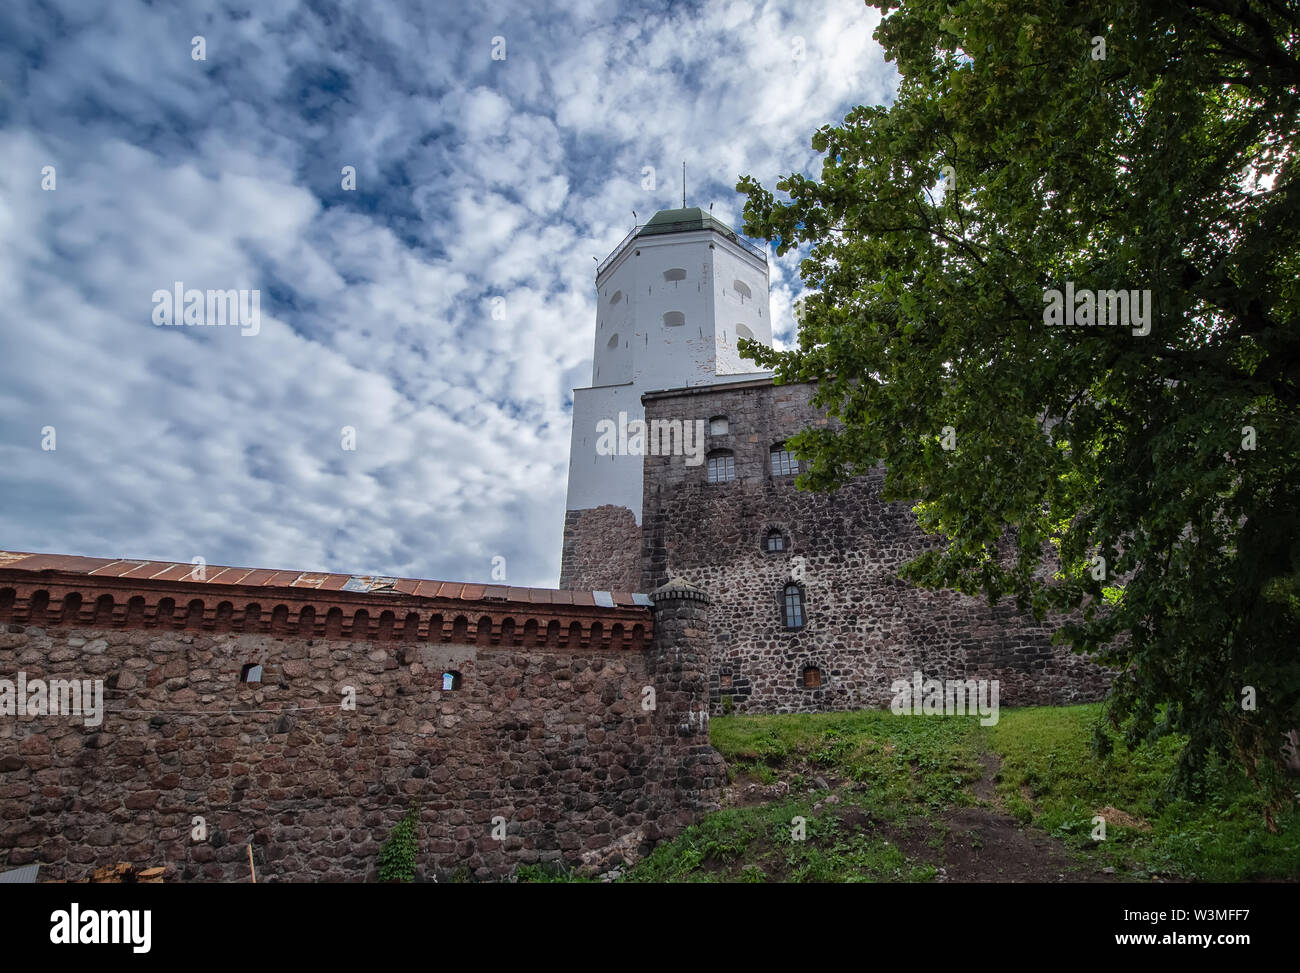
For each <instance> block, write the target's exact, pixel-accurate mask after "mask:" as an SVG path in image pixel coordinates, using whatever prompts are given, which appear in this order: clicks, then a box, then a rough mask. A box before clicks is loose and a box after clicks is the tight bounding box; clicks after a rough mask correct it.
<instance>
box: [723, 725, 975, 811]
mask: <svg viewBox="0 0 1300 973" xmlns="http://www.w3.org/2000/svg"><path fill="white" fill-rule="evenodd" d="M711 726H712V728H713V729H712V733H711V738H712V741H713V745H714V746H715V747H717V748H718V750H719V751H720V752H721V753H722V755H723V756H724V757H725V758H726V759H727V764H728V766H729V767H730V768H731V770H732V772H733V774H739V773H747V774H749V775H750V776H754V777H757V778H758V779H759V780H760V781H761V782H762V783H771V782H772V781H774V780H775V779H776V778H777V776H778V774H777V770H778V769H783V770H792V769H793V770H797V771H798V772H799V776H800V782H802V783H804V784H809V786H811V785H810V782H811V781H813V780H815V779H816V778H817V777H818V776H821V777H823V778H825V779H827V781H828V782H829V780H830V779H831V778H838V779H842V780H847V781H850V782H852V783H853V784H856V785H857V788H856V789H857V790H861V791H863V792H864V793H865V794H867V795H869V796H870V804H871V805H872V806H873V807H874V809H875V810H876V811H877V812H878V813H885V814H889V815H890V816H891V817H897V816H899V815H900V814H902V813H903V812H911V813H920V814H925V815H929V814H931V813H932V812H934V811H936V810H940V809H942V808H944V807H949V806H952V805H954V804H970V803H972V799H971V797H970V795H969V793H968V792H967V790H966V787H967V785H968V784H969V783H970V782H972V781H975V780H978V779H979V776H980V766H979V762H978V757H979V753H980V748H981V745H982V740H981V736H980V733H979V731H980V729H981V728H980V726H979V724H978V722H977V721H976V720H975V719H974V718H971V719H969V720H967V719H945V718H943V717H938V716H915V717H912V716H909V717H898V716H895V715H894V714H892V713H890V712H888V711H879V710H864V711H862V712H857V713H801V714H792V715H783V716H732V717H719V718H716V719H714V720H712V721H711ZM785 779H790V775H788V774H787V775H786V778H785Z"/></svg>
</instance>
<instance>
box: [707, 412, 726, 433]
mask: <svg viewBox="0 0 1300 973" xmlns="http://www.w3.org/2000/svg"><path fill="white" fill-rule="evenodd" d="M730 429H731V424H730V423H729V422H727V417H726V416H714V417H713V418H712V419H710V420H709V435H710V436H725V435H726V434H727V433H728V432H729V431H730Z"/></svg>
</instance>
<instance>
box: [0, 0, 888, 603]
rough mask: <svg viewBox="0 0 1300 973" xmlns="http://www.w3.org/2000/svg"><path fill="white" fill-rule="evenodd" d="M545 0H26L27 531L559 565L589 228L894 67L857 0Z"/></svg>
mask: <svg viewBox="0 0 1300 973" xmlns="http://www.w3.org/2000/svg"><path fill="white" fill-rule="evenodd" d="M545 6H546V5H543V4H540V3H519V4H511V3H506V2H501V0H486V2H474V3H468V2H466V3H463V4H456V5H453V4H449V3H443V2H433V3H429V2H423V3H411V4H403V3H397V2H390V0H367V2H366V3H364V4H361V3H357V4H345V5H343V6H337V5H335V4H332V3H326V2H303V3H300V2H296V0H258V2H257V3H252V4H223V3H200V2H194V3H165V4H148V3H140V2H135V0H114V2H112V3H105V4H93V3H86V2H85V0H69V2H53V3H51V2H42V3H30V2H27V0H5V2H4V3H3V4H2V5H0V160H3V163H2V164H0V549H5V550H19V551H52V552H60V553H69V554H85V555H92V556H98V557H144V558H158V559H167V560H177V561H189V560H192V559H193V558H194V557H203V558H205V559H206V561H207V562H208V563H210V564H234V565H247V566H259V567H275V568H295V569H302V570H331V571H340V572H348V573H358V574H360V573H380V574H388V575H401V576H414V577H423V578H438V579H455V580H486V579H488V578H489V576H490V574H491V570H492V559H493V557H494V556H500V557H503V558H505V567H506V572H507V580H508V581H509V583H511V584H522V585H543V586H554V585H555V583H556V580H557V578H558V574H559V560H560V557H559V555H560V535H561V529H562V526H563V519H564V493H565V477H566V475H567V463H568V446H569V427H570V400H571V391H570V390H571V389H572V388H574V387H575V386H585V385H588V384H590V379H591V353H592V341H593V337H592V336H593V332H594V326H595V300H594V298H595V290H594V269H595V266H596V264H595V261H593V260H592V258H593V257H597V258H600V259H603V258H604V257H605V255H606V254H607V253H608V252H609V251H610V250H611V249H612V248H613V247H614V246H615V245H616V244H617V242H618V241H619V240H620V239H621V238H622V237H623V235H624V234H626V233H627V231H628V230H629V229H630V228H631V225H632V211H633V210H635V211H636V212H637V213H638V214H639V216H640V219H641V221H644V220H645V219H646V218H647V217H648V216H649V215H651V214H653V213H654V212H655V211H656V210H658V209H664V208H669V207H672V206H675V205H680V193H681V186H680V169H681V162H682V161H683V160H685V161H686V163H687V173H688V186H687V191H688V197H689V202H690V204H691V205H707V204H708V203H709V202H713V203H714V213H715V214H716V215H720V216H721V217H722V218H724V219H727V220H729V221H731V222H732V223H733V225H736V226H739V222H740V220H739V215H740V209H741V206H742V204H743V200H742V198H741V197H739V196H737V195H736V193H735V191H734V189H735V183H736V180H737V178H738V177H739V176H740V175H741V174H744V173H751V174H753V175H755V176H756V177H757V178H759V179H760V180H761V181H762V182H763V183H764V184H765V185H767V186H769V187H772V186H773V184H774V183H775V181H776V180H777V179H778V178H779V177H780V176H781V175H782V174H784V173H787V172H790V171H804V172H807V173H809V174H810V175H816V174H817V171H818V169H817V161H816V158H815V156H814V153H813V152H812V150H811V148H810V147H809V138H810V136H811V135H812V133H813V131H814V130H815V129H816V127H817V126H818V125H820V124H822V123H825V122H828V121H837V120H839V119H840V118H841V117H842V116H843V115H844V113H845V112H846V111H847V110H848V109H849V108H851V107H852V106H853V105H856V104H861V103H881V102H883V101H886V100H887V99H889V98H890V97H891V96H892V91H893V88H894V85H895V84H896V76H895V75H894V72H893V70H892V67H890V66H889V65H887V64H885V63H884V61H883V58H882V55H881V51H880V49H879V47H878V46H877V45H876V44H875V42H874V41H872V40H871V32H872V30H873V29H874V27H875V23H876V18H877V15H876V13H875V12H874V11H869V10H867V9H865V8H864V7H863V6H862V4H861V2H860V0H818V2H817V3H811V4H810V3H801V2H797V0H782V2H780V3H752V2H734V3H724V2H718V3H703V4H686V3H670V4H667V5H661V4H647V5H643V6H635V5H633V4H629V3H624V2H584V0H576V2H566V3H564V4H557V5H554V6H555V8H556V9H551V10H545V9H544V7H545ZM195 37H202V38H203V44H202V46H203V51H202V53H203V54H204V55H205V59H203V60H196V59H195V55H196V53H198V50H197V48H196V46H195V44H194V41H193V39H194V38H195ZM503 43H504V48H503V47H502V44H503ZM494 50H495V52H496V54H497V59H494V58H493V53H494ZM800 53H802V57H799V56H798V55H799V54H800ZM503 54H504V58H503V59H502V58H501V55H503ZM345 166H352V167H354V168H355V173H356V177H355V180H356V188H355V190H347V189H345V188H343V181H344V177H343V175H342V173H343V169H344V167H345ZM647 166H651V167H653V168H654V170H655V187H654V188H653V189H646V188H643V183H644V182H645V177H644V174H643V173H644V169H645V167H647ZM47 167H53V168H52V170H51V169H49V168H47ZM51 183H52V185H53V188H52V189H47V188H43V184H44V185H46V186H48V185H50V184H51ZM795 270H796V268H795V261H794V259H793V258H791V259H787V260H784V261H779V262H778V261H775V260H773V262H772V273H773V293H772V309H773V314H774V323H775V325H776V328H777V331H778V335H779V338H778V341H779V340H780V339H781V338H784V339H786V340H788V339H789V338H790V336H791V334H792V328H793V322H792V320H791V317H790V301H791V299H792V298H793V297H795V296H797V294H798V291H799V284H798V280H797V276H796V273H795ZM176 281H181V282H183V284H184V286H185V287H186V288H200V289H206V288H220V289H227V288H235V289H245V290H250V291H251V290H254V289H256V290H258V291H259V292H260V304H259V308H260V328H259V330H258V332H257V334H255V335H254V334H243V333H241V331H240V329H238V328H235V327H209V328H193V327H188V328H187V327H184V326H179V327H159V326H156V325H155V324H154V323H153V320H152V318H153V312H154V309H155V304H154V303H153V300H152V296H153V295H154V293H155V292H156V291H158V290H160V289H168V290H170V289H171V288H172V287H173V286H174V283H175V282H176ZM493 298H504V302H505V303H504V306H503V308H502V312H503V314H499V315H498V316H497V317H494V316H493V313H492V311H493ZM344 427H351V428H352V429H353V430H355V449H345V448H344V445H345V443H344V435H343V429H344ZM49 446H53V447H54V448H52V449H50V448H46V447H49Z"/></svg>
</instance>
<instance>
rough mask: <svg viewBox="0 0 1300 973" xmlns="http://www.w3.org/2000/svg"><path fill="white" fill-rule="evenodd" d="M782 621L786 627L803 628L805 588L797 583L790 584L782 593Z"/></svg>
mask: <svg viewBox="0 0 1300 973" xmlns="http://www.w3.org/2000/svg"><path fill="white" fill-rule="evenodd" d="M781 615H782V619H781V620H782V621H783V622H784V623H785V627H786V628H803V624H804V612H803V589H802V588H800V587H799V586H798V585H797V584H788V585H786V586H785V591H784V593H783V595H782V605H781Z"/></svg>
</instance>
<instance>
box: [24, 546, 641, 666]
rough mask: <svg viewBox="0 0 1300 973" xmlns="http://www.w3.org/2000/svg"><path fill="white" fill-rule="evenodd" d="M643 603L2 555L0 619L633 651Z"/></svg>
mask: <svg viewBox="0 0 1300 973" xmlns="http://www.w3.org/2000/svg"><path fill="white" fill-rule="evenodd" d="M196 575H197V577H196ZM644 597H645V596H643V595H642V596H634V595H633V594H631V593H629V592H623V591H614V592H604V593H600V594H599V596H598V593H596V592H592V591H564V590H559V589H549V588H518V587H508V586H505V585H481V584H463V583H459V582H441V581H425V580H419V579H412V578H372V577H369V576H366V577H360V576H355V575H340V574H314V573H310V572H298V571H272V570H265V569H254V568H227V567H220V566H216V565H206V566H204V567H203V568H202V570H201V571H200V570H198V569H196V568H195V566H194V565H192V564H186V563H180V562H159V561H147V560H127V559H120V558H119V559H111V558H88V557H76V556H68V555H53V554H25V553H18V552H8V551H0V621H4V622H13V623H27V624H38V625H80V626H93V627H105V628H132V629H139V628H143V629H152V628H171V629H190V630H195V629H197V630H204V631H211V632H247V633H263V634H269V635H281V636H300V637H307V638H324V639H341V640H347V641H356V640H359V639H368V640H374V641H399V640H407V639H412V640H415V639H419V640H424V641H441V642H457V643H461V644H465V643H473V644H476V645H479V646H494V645H500V646H516V647H521V648H532V647H536V648H549V649H574V648H583V649H590V648H595V649H610V650H626V649H642V648H645V647H646V646H648V645H649V643H650V640H651V638H652V637H653V634H654V614H653V611H651V610H650V608H648V607H647V606H646V604H645V601H644V600H643V599H644Z"/></svg>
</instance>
